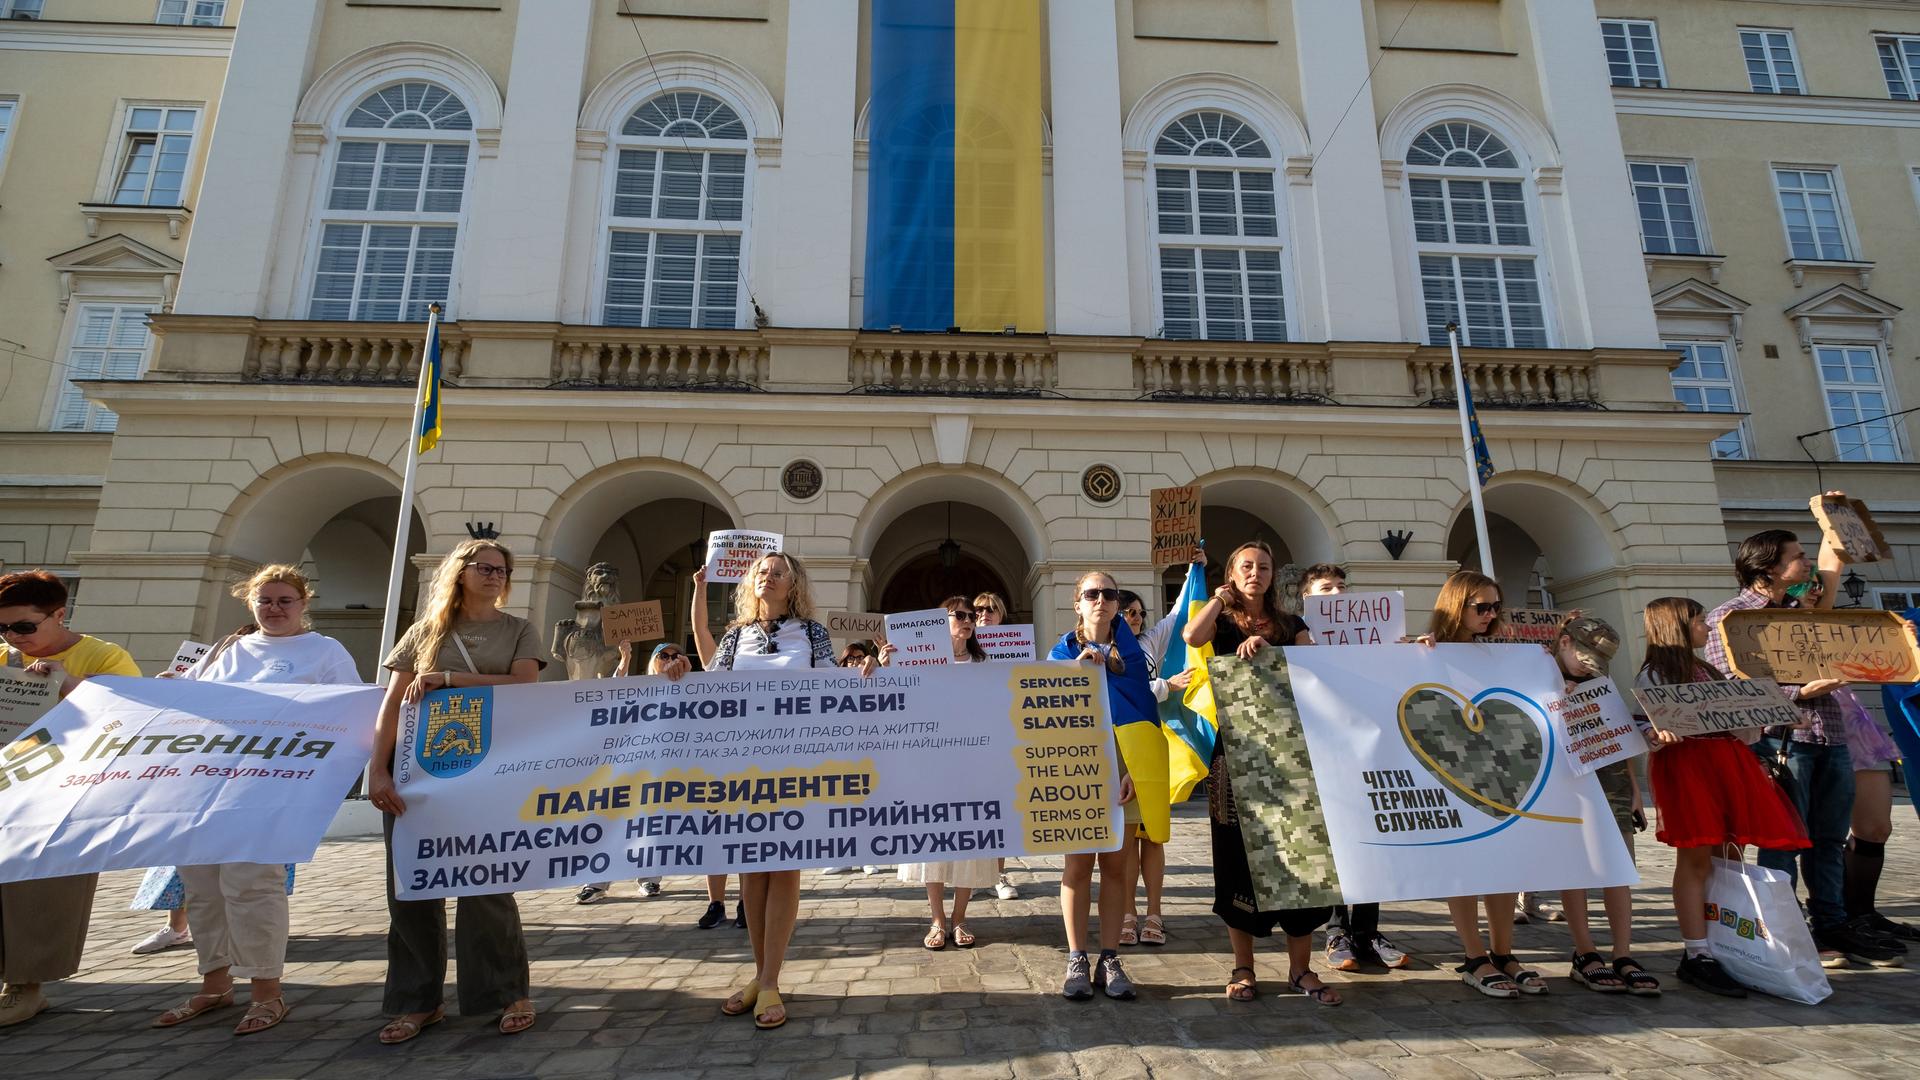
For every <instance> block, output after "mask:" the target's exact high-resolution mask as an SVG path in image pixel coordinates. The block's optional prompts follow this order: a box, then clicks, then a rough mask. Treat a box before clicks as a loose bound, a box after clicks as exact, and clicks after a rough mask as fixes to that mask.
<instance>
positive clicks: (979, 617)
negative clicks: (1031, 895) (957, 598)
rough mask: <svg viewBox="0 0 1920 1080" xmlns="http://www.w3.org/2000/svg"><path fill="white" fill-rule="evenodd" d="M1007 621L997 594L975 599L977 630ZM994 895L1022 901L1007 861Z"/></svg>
mask: <svg viewBox="0 0 1920 1080" xmlns="http://www.w3.org/2000/svg"><path fill="white" fill-rule="evenodd" d="M1006 621H1007V602H1006V600H1004V599H1002V598H1001V596H1000V594H999V593H997V592H983V593H981V594H980V595H979V596H976V597H974V598H973V625H974V627H975V628H976V629H978V628H980V627H984V626H1000V625H1002V624H1004V623H1005V622H1006ZM993 868H994V875H995V877H994V882H993V895H994V896H996V897H999V898H1000V899H1002V900H1018V899H1020V890H1019V888H1017V887H1016V886H1015V885H1014V884H1013V881H1012V880H1011V879H1010V878H1008V877H1007V860H1005V859H995V860H994V861H993Z"/></svg>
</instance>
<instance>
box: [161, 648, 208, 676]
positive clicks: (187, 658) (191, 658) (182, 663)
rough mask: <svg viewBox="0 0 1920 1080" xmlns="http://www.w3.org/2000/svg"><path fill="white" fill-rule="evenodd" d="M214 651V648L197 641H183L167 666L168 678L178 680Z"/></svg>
mask: <svg viewBox="0 0 1920 1080" xmlns="http://www.w3.org/2000/svg"><path fill="white" fill-rule="evenodd" d="M212 651H213V646H211V645H202V644H201V643H199V642H197V641H183V642H181V643H180V647H179V648H177V649H175V650H173V660H172V662H170V663H169V664H168V665H167V670H166V676H167V677H168V678H173V679H177V678H179V677H180V676H182V675H185V674H186V673H187V669H188V668H190V667H192V666H193V665H195V664H197V663H199V662H200V658H201V657H203V656H205V655H207V654H208V653H210V652H212Z"/></svg>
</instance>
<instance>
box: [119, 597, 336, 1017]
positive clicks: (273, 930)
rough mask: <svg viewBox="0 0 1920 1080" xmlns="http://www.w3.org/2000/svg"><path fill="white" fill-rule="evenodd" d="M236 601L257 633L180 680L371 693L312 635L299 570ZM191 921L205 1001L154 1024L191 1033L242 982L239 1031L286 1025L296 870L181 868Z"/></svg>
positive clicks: (239, 637)
mask: <svg viewBox="0 0 1920 1080" xmlns="http://www.w3.org/2000/svg"><path fill="white" fill-rule="evenodd" d="M233 595H234V597H235V598H237V599H240V600H244V601H246V603H247V607H248V608H249V609H250V610H251V611H252V612H253V620H254V621H253V625H254V627H255V628H254V629H252V630H251V631H249V632H247V633H239V634H234V635H232V636H231V637H228V638H227V639H226V640H225V641H222V642H221V643H220V644H219V645H217V646H215V647H214V648H213V650H212V651H210V652H208V653H207V655H206V656H204V657H202V658H201V659H200V662H199V663H197V664H195V665H194V666H193V667H191V668H189V669H187V671H186V673H185V674H183V675H182V676H181V678H183V679H193V680H196V681H199V682H223V683H246V682H271V683H336V684H344V685H349V686H359V685H362V683H361V680H360V673H359V672H358V671H356V670H355V669H354V666H353V657H351V656H348V655H347V650H346V649H345V648H343V647H341V645H340V643H339V642H337V641H335V640H333V639H332V638H330V637H327V636H326V635H324V634H316V633H314V632H313V625H312V624H311V623H310V622H308V621H307V604H308V603H309V602H310V601H311V600H312V599H313V589H312V587H311V586H310V585H309V584H308V583H307V579H306V576H305V575H303V574H301V573H300V571H299V570H298V569H296V568H294V567H292V566H287V565H285V564H275V565H271V566H263V567H261V568H260V569H259V570H258V571H256V572H255V573H254V575H253V576H252V577H250V578H248V579H247V580H245V581H243V582H241V583H240V584H238V585H236V586H234V589H233ZM179 873H180V880H181V881H182V882H183V883H185V885H186V904H187V916H188V918H189V919H190V920H191V921H192V924H193V925H194V926H195V927H197V928H198V931H197V933H196V934H195V935H194V939H193V947H194V951H195V952H197V953H198V954H199V959H200V992H199V993H197V994H195V995H193V996H192V997H190V998H188V999H187V1001H186V1004H184V1005H176V1006H175V1007H173V1008H171V1009H168V1010H167V1011H166V1012H163V1013H161V1014H160V1016H159V1017H158V1018H157V1019H155V1020H154V1022H153V1026H154V1027H158V1028H165V1027H175V1026H177V1025H180V1024H184V1023H186V1022H187V1021H189V1020H192V1019H193V1018H194V1017H196V1016H199V1015H200V1014H202V1013H207V1012H212V1011H213V1010H215V1009H224V1008H226V1007H228V1006H230V1005H232V1004H233V980H234V979H236V978H241V979H248V980H251V982H252V986H251V987H250V988H249V992H248V995H247V1014H246V1016H244V1017H243V1018H241V1020H240V1024H239V1026H237V1027H235V1028H234V1029H233V1033H234V1034H235V1035H253V1034H257V1033H259V1032H262V1031H265V1030H267V1029H268V1028H270V1027H273V1026H275V1025H277V1024H278V1023H280V1021H282V1020H284V1019H286V1018H287V1013H288V1012H289V1007H288V1005H287V1003H286V997H285V995H284V994H283V993H282V992H281V988H280V974H281V972H282V970H284V969H285V967H286V963H287V933H288V915H287V891H288V889H289V888H290V885H291V882H292V880H293V878H292V867H290V866H288V865H287V864H285V863H222V864H220V865H217V866H182V867H180V869H179Z"/></svg>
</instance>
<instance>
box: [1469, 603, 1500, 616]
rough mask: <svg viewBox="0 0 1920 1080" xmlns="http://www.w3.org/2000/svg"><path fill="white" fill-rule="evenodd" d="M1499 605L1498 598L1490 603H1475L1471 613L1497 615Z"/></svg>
mask: <svg viewBox="0 0 1920 1080" xmlns="http://www.w3.org/2000/svg"><path fill="white" fill-rule="evenodd" d="M1500 606H1501V605H1500V601H1498V600H1495V601H1494V602H1493V603H1491V604H1479V603H1476V604H1474V605H1473V613H1474V614H1475V615H1498V614H1500Z"/></svg>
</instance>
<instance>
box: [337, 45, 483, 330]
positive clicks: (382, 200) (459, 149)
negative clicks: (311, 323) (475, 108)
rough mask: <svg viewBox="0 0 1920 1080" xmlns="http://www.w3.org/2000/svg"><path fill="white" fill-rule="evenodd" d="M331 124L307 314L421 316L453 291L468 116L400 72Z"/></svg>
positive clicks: (443, 94) (438, 91)
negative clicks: (333, 132)
mask: <svg viewBox="0 0 1920 1080" xmlns="http://www.w3.org/2000/svg"><path fill="white" fill-rule="evenodd" d="M338 134H339V138H338V140H337V142H336V145H335V149H334V161H333V172H332V174H331V177H330V179H329V181H328V184H329V187H328V191H327V195H326V202H325V203H324V207H325V208H324V209H323V210H322V211H321V215H320V222H319V236H318V251H317V253H316V255H315V259H314V274H313V285H312V289H311V291H310V294H309V302H308V305H307V317H308V318H309V319H329V320H344V319H352V320H366V321H374V322H400V321H405V322H418V321H420V320H423V319H425V318H426V317H427V305H429V304H432V303H435V302H438V303H440V304H443V305H449V301H450V299H451V296H452V291H453V266H454V249H455V245H456V243H457V242H458V240H459V234H460V222H461V216H462V212H463V211H464V209H465V201H466V191H467V173H468V163H469V162H470V161H471V160H472V154H473V118H472V117H471V116H470V115H469V114H468V112H467V107H466V105H465V104H464V103H462V102H461V100H460V99H459V98H458V97H456V96H454V95H453V94H452V93H450V92H448V91H447V90H445V89H444V88H442V87H439V86H436V85H434V84H432V83H428V82H402V83H395V84H393V85H391V86H387V87H384V88H382V89H380V90H376V91H374V92H373V93H371V94H368V95H367V96H366V97H365V98H363V99H361V101H360V103H359V104H358V105H357V106H355V107H354V109H353V110H352V112H350V113H349V114H348V115H347V118H346V121H345V122H344V123H343V124H342V125H341V130H340V131H339V133H338ZM449 306H450V305H449ZM449 314H451V312H449Z"/></svg>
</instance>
